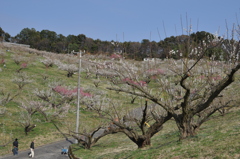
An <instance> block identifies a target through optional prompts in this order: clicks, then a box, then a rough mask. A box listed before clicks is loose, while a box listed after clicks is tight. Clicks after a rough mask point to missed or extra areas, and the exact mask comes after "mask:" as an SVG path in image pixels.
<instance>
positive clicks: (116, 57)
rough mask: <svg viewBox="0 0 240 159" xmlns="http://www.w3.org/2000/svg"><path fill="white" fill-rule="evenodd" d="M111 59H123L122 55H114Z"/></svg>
mask: <svg viewBox="0 0 240 159" xmlns="http://www.w3.org/2000/svg"><path fill="white" fill-rule="evenodd" d="M110 57H111V58H113V59H119V58H122V56H121V55H117V54H112V55H111V56H110Z"/></svg>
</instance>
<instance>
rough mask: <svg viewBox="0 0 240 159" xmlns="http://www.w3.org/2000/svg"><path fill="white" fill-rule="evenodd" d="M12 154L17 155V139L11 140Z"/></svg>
mask: <svg viewBox="0 0 240 159" xmlns="http://www.w3.org/2000/svg"><path fill="white" fill-rule="evenodd" d="M13 155H18V139H15V141H14V142H13Z"/></svg>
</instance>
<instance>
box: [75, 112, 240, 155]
mask: <svg viewBox="0 0 240 159" xmlns="http://www.w3.org/2000/svg"><path fill="white" fill-rule="evenodd" d="M239 116H240V110H239V109H237V110H234V111H232V112H231V113H229V114H227V115H226V116H224V117H222V116H219V117H217V118H215V119H213V120H210V121H209V122H207V123H205V124H204V125H203V126H202V127H201V130H200V132H199V134H198V135H197V136H196V137H193V138H189V139H187V140H183V141H179V140H178V138H179V134H178V129H177V127H176V125H175V123H174V121H169V122H168V123H166V124H165V126H164V128H163V130H162V131H160V132H159V133H158V134H157V135H155V136H154V137H153V138H152V146H151V147H147V148H144V149H137V146H136V145H135V144H133V142H131V141H130V139H128V138H127V137H126V136H125V135H123V134H114V135H111V136H109V137H108V136H107V137H104V138H102V139H101V140H100V141H99V143H98V144H97V145H95V146H93V148H92V150H90V151H89V150H85V149H83V148H81V147H79V146H76V145H75V146H74V149H73V150H74V154H75V155H76V156H79V157H81V158H82V159H92V158H96V159H97V158H98V159H108V158H118V159H122V158H129V159H145V158H152V159H160V158H164V159H165V158H166V159H168V158H169V159H182V158H184V159H185V158H204V159H212V158H215V159H233V158H234V159H238V158H240V143H239V138H240V121H239Z"/></svg>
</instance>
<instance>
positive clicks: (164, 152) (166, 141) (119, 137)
mask: <svg viewBox="0 0 240 159" xmlns="http://www.w3.org/2000/svg"><path fill="white" fill-rule="evenodd" d="M6 50H8V51H6ZM0 52H2V54H1V55H0V60H2V61H3V59H4V62H5V64H6V66H5V67H4V63H1V64H0V69H1V71H0V90H3V92H5V93H10V96H13V95H15V94H18V95H17V96H16V97H15V98H14V100H12V101H11V102H9V103H8V104H6V105H5V106H4V105H1V104H0V108H1V109H6V111H5V112H6V113H5V114H2V115H1V116H0V136H1V137H0V145H4V144H7V143H8V142H10V143H9V144H7V145H6V146H5V147H0V155H3V154H7V153H11V149H12V144H11V143H12V141H13V139H15V138H18V139H19V145H20V151H21V150H25V149H28V147H29V144H30V141H31V140H32V139H35V140H36V146H37V147H38V146H41V145H44V144H46V143H49V142H54V141H57V140H61V139H63V136H62V135H61V134H60V133H59V132H58V131H57V129H56V128H55V126H54V125H53V124H52V123H51V122H46V121H45V120H44V118H43V117H42V116H41V114H39V113H37V114H35V116H34V118H33V122H34V123H35V124H36V125H37V126H36V128H34V129H33V131H31V132H30V133H29V134H28V135H25V133H24V128H23V127H22V126H21V125H20V123H19V121H20V120H21V118H20V116H21V113H22V112H23V111H24V110H23V109H22V108H20V107H19V105H20V104H21V101H22V100H23V99H28V100H29V99H31V98H36V97H35V96H34V95H33V94H32V91H33V90H34V89H36V88H39V89H44V88H48V83H49V82H50V81H55V80H60V81H61V82H62V83H64V85H67V86H72V87H76V86H77V81H78V76H77V74H74V75H73V77H71V78H68V77H67V76H66V74H67V73H66V72H65V71H62V70H59V69H58V68H57V67H56V66H55V65H54V66H53V67H50V68H46V67H45V66H44V65H43V64H42V63H41V61H40V60H41V59H43V58H44V57H43V55H44V52H40V51H36V50H32V49H28V48H19V47H12V46H4V45H0ZM14 55H19V56H20V57H24V58H25V59H24V60H22V62H21V63H27V67H26V68H23V69H22V70H21V71H22V72H25V73H27V74H28V76H29V77H31V79H32V82H31V83H30V84H26V85H25V86H24V87H23V88H22V89H21V90H20V89H19V88H18V86H17V85H16V84H15V83H13V82H12V79H14V77H15V76H16V71H17V70H18V69H19V68H20V67H21V64H19V65H17V64H16V63H15V62H14V58H13V57H14ZM58 59H60V57H58ZM75 62H76V61H75ZM83 67H84V64H83ZM82 77H83V78H81V85H82V87H90V88H91V87H94V85H93V82H92V80H94V79H92V78H90V79H89V78H86V74H85V72H83V73H82ZM238 83H239V80H238ZM106 86H107V83H101V85H100V86H99V90H104V88H105V87H106ZM234 86H235V87H236V86H237V84H236V83H235V85H234ZM104 91H106V90H104ZM104 93H105V94H107V95H108V96H111V97H114V98H116V99H124V101H123V103H124V104H125V106H126V107H128V106H129V105H130V97H128V96H126V95H123V94H117V93H113V92H104ZM123 97H124V98H123ZM141 102H142V101H141V100H139V99H137V100H136V102H135V103H134V104H131V107H135V106H137V105H139V104H141ZM237 103H239V102H237ZM215 116H216V117H215V118H214V119H212V120H210V121H208V122H206V123H205V124H203V126H202V127H201V129H200V131H199V134H198V135H197V136H196V137H193V138H189V139H187V140H183V141H179V140H178V138H179V134H178V133H179V131H178V129H177V127H176V124H175V123H174V121H173V120H170V121H168V122H167V123H166V124H165V125H164V128H163V130H162V131H160V132H158V133H157V134H156V135H155V136H154V137H153V138H152V140H151V141H152V145H151V147H147V148H144V149H137V146H136V145H135V144H134V143H133V142H131V141H130V139H128V138H127V137H126V136H125V135H124V134H121V133H117V134H113V135H108V136H106V137H103V138H102V139H100V140H99V142H98V143H97V144H96V145H95V146H93V147H92V149H91V150H85V149H84V148H83V147H82V146H79V145H73V153H74V154H75V155H76V156H78V157H81V158H83V159H93V158H98V159H100V158H104V159H108V158H131V159H136V158H139V159H140V158H153V159H155V158H156V159H157V158H173V159H178V158H179V159H180V158H240V143H239V138H240V121H239V116H240V110H239V109H238V108H234V109H231V111H230V112H229V114H226V115H225V116H220V114H219V113H216V114H215ZM75 120H76V105H75V103H73V104H72V105H71V109H70V111H69V113H68V115H67V117H66V118H62V119H59V120H58V121H57V124H58V126H59V127H60V129H61V130H62V131H63V132H67V130H68V129H67V128H68V127H69V128H70V129H72V130H75V129H74V128H75ZM80 120H81V121H80V127H85V128H86V127H91V126H93V125H97V124H98V122H99V121H98V120H97V119H96V118H95V117H94V116H92V114H91V113H89V112H88V111H85V110H84V107H82V108H81V114H80Z"/></svg>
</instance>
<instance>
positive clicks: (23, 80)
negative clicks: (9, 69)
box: [12, 72, 33, 89]
mask: <svg viewBox="0 0 240 159" xmlns="http://www.w3.org/2000/svg"><path fill="white" fill-rule="evenodd" d="M12 82H13V83H15V84H17V86H18V88H19V89H22V88H23V87H24V86H25V85H27V84H29V83H32V82H33V80H32V79H31V76H29V75H28V74H27V73H25V72H17V73H15V74H14V78H13V79H12Z"/></svg>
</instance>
